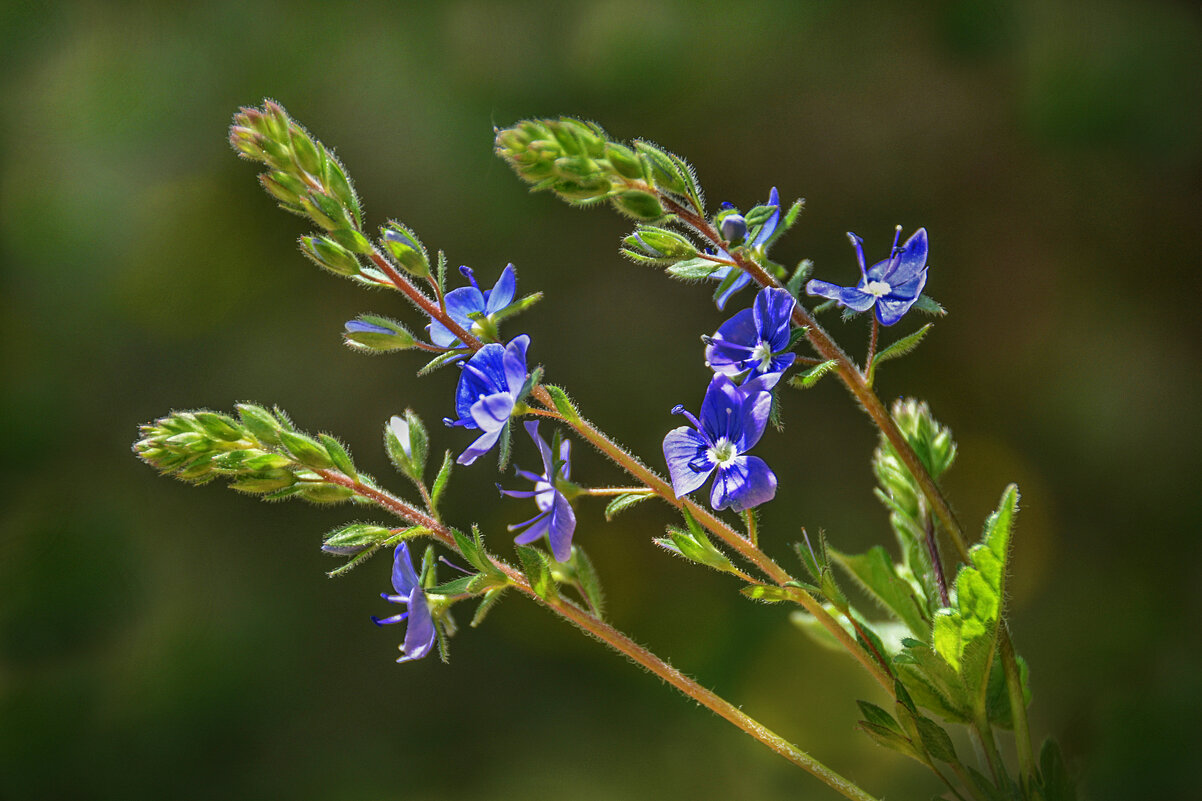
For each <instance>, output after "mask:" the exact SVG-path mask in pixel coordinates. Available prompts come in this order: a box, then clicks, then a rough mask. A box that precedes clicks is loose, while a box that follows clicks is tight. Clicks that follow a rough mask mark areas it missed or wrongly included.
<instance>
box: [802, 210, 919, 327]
mask: <svg viewBox="0 0 1202 801" xmlns="http://www.w3.org/2000/svg"><path fill="white" fill-rule="evenodd" d="M901 231H902V229H901V226H900V225H899V226H897V233H896V234H895V235H894V237H893V250H892V251H891V252H890V254H889V258H887V259H885V260H884V261H878V262H877V263H876V264H874V265H872V266H871V267H869V268H868V269H867V270H866V269H864V250H863V248H862V247H861V242H863V240H861V239H860V237H858V236H856V235H855V234H853V233H848V234H847V236H848V238H849V239H851V244H852V245H853V246H854V247H855V249H856V258H857V259H858V260H859V262H860V283H858V284H856V285H855V286H854V287H851V286H837V285H835V284H830V283H827V282H826V281H816V280H815V281H810V282H809V283H808V284H806V294H809V295H817V296H819V297H823V298H829V299H830V300H836V301H838V302H839V305H840V306H845V307H847V308H849V309H851V310H853V311H858V312H864V311H868V310H869V309H871V308H872V307H873V306H875V307H876V319H877V320H879V321H880V323H881V325H893V324H894V323H896V322H897V321H898V320H900V319H901V318H902V315H904V314H905V313H906V312H908V311H909V310H910V307H911V306H913V305H914V303H915V301H917V300H918V296H919V295H921V294H922V289H923V287H924V286H926V283H927V229H925V228H919V229H918V230H917V231H915V232H914V235H913V236H911V237H910V238H909V239H907V240H906V242H905V244H904V245H902V246H901V247H900V248H899V247H898V246H897V240H898V239H900V238H901Z"/></svg>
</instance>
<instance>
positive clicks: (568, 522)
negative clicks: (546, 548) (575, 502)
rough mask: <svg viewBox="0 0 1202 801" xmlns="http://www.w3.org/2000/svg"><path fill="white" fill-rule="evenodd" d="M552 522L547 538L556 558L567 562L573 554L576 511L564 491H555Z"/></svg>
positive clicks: (551, 515)
mask: <svg viewBox="0 0 1202 801" xmlns="http://www.w3.org/2000/svg"><path fill="white" fill-rule="evenodd" d="M550 518H551V522H550V526H549V527H548V529H547V540H548V541H549V542H550V543H551V553H553V554H555V559H556V560H557V561H560V562H566V561H568V559H570V558H571V556H572V532H574V531H575V530H576V513H575V512H573V511H572V505H571V504H570V503H568V499H567V498H565V497H564V496H563V494H562V493H559V492H557V493H555V505H554V506H553V507H552V508H551V514H550Z"/></svg>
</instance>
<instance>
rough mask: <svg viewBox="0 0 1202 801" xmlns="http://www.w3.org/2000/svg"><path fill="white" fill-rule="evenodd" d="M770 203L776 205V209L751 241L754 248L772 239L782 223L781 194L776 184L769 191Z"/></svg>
mask: <svg viewBox="0 0 1202 801" xmlns="http://www.w3.org/2000/svg"><path fill="white" fill-rule="evenodd" d="M768 205H769V206H776V211H774V212H772V216H771V217H769V218H768V219H767V220H765V221H764V225H763V226H762V227H761V228H760V231H759V233H757V234H756V235H755V239H753V240H752V241H751V247H752V248H758V247H759V246H760V245H762V244H764V243H765V242H767V241H768V240H769V239H771V238H772V235H773V234H775V233H776V228H777V226H778V225H780V195H779V194H778V193H777V191H776V187H775V186H774V187H772V191H771V192H769V193H768Z"/></svg>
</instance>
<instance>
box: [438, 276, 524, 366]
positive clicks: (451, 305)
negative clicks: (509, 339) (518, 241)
mask: <svg viewBox="0 0 1202 801" xmlns="http://www.w3.org/2000/svg"><path fill="white" fill-rule="evenodd" d="M459 272H460V273H462V274H463V276H464V277H465V278H467V280H468V281H469V282H470V283H471V286H461V287H459V288H458V289H452V290H451V291H450V292H448V293H447V296H446V304H447V314H449V315H450V316H451V319H452V320H454V321H455V322H457V323H459V325H461V326H462V327H463V329H464V330H465V331H467V332H469V333H472V334H477V333H480V332H479V329H478V328H477V329H476V330H474V331H473V327H474V326H476V322H475V321H474V320H473V319H472V318H471V317H469V316H468V315H469V314H472V313H474V312H478V313H480V314H483V315H484V316H485V317H489V316H491V315H493V314H496V313H497V312H499V311H500V310H501V309H503V308H505V307H506V306H508V305H509V304H510V303H513V295H514V292H516V291H517V278H516V277H515V275H514V272H513V265H512V264H510V265H508V266H506V267H505V269H504V270H503V271H502V272H501V277H500V278H498V279H497V283H496V284H495V285H494V286H493V288H492V289H488V290H485V291H483V292H481V291H480V287H479V286H477V284H476V277H475V275H473V274H472V271H471V269H470V268H468V267H460V268H459ZM427 330H428V331H429V332H430V341H431V342H433V343H434V344H435V345H438V346H439V347H441V348H459V347H463V343H462V342H460V341H459V338H458V337H456V336H455V335H454V334H452V333H451V329H449V328H447V327H446V326H445V325H443V324H442V323H440V322H438V321H437V320H431V321H430V325H429V326H427Z"/></svg>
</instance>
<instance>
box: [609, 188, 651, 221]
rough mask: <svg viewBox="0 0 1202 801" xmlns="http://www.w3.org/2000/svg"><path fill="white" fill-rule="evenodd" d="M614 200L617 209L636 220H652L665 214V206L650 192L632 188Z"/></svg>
mask: <svg viewBox="0 0 1202 801" xmlns="http://www.w3.org/2000/svg"><path fill="white" fill-rule="evenodd" d="M612 202H613V205H614V208H615V209H617V210H618V211H620V212H622V213H623V214H625V215H627V216H628V217H633V218H634V219H636V220H645V221H647V222H652V221H654V220H658V219H659V218H660V217H663V216H664V207H663V206H661V205H660V204H659V198H657V197H656V196H655V195H653V194H651V193H650V192H643V191H640V190H637V189H632V190H629V191H626V192H623V193H621V194H620V195H618V196H617V197H615V198H614V199H613V201H612Z"/></svg>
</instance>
